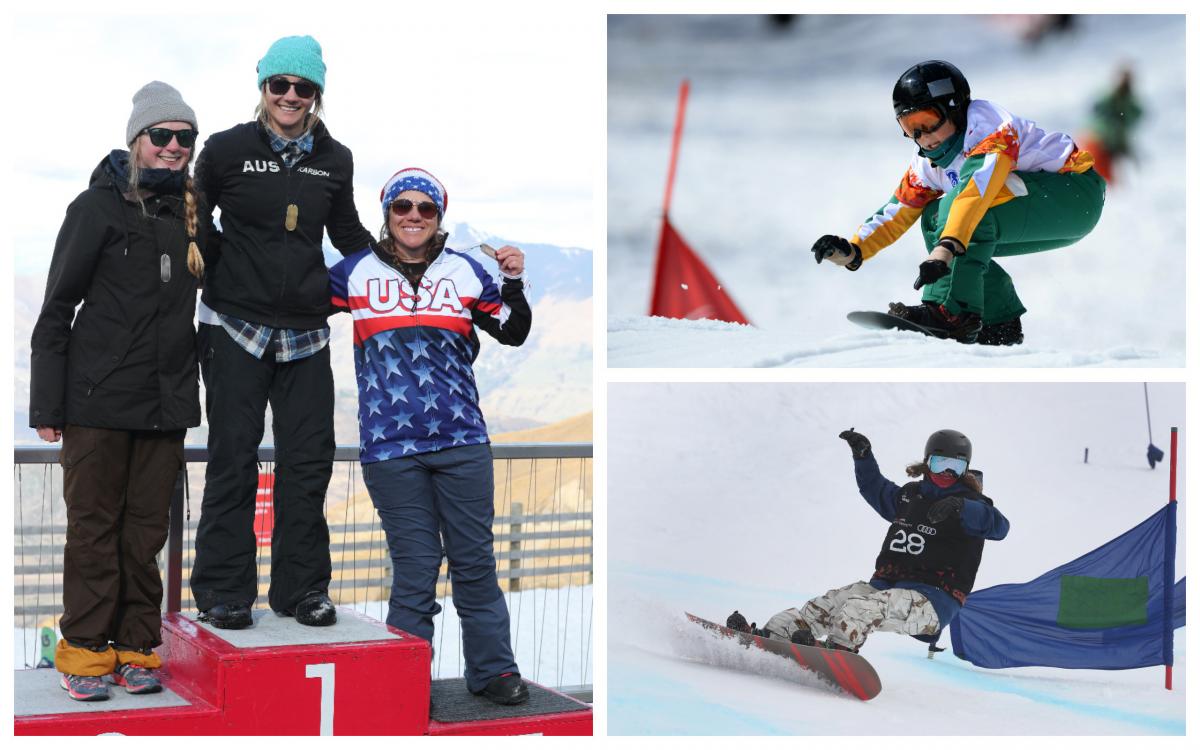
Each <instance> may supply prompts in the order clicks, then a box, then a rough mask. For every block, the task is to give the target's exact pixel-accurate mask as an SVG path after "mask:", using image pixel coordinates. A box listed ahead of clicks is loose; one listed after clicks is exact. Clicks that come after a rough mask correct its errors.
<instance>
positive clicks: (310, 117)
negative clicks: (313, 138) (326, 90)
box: [254, 81, 325, 133]
mask: <svg viewBox="0 0 1200 750" xmlns="http://www.w3.org/2000/svg"><path fill="white" fill-rule="evenodd" d="M314 86H315V84H314ZM324 116H325V105H324V103H323V98H322V94H321V89H317V96H316V99H314V100H313V108H312V110H311V111H309V112H306V113H305V115H304V132H306V133H307V132H308V131H310V130H312V129H313V128H315V127H316V126H317V124H318V123H320V122H322V121H323V120H322V118H323V117H324ZM254 119H255V120H258V121H259V122H260V123H262V125H263V127H270V126H271V123H270V118H268V117H267V82H266V81H263V85H262V86H259V87H258V105H257V106H256V107H255V108H254Z"/></svg>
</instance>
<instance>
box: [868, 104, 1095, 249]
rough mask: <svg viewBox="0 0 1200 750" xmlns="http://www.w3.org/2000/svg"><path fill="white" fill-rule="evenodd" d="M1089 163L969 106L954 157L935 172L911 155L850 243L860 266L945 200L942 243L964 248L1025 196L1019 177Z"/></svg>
mask: <svg viewBox="0 0 1200 750" xmlns="http://www.w3.org/2000/svg"><path fill="white" fill-rule="evenodd" d="M1094 161H1095V160H1094V159H1093V157H1092V155H1091V154H1090V153H1088V152H1087V151H1084V150H1081V149H1080V148H1079V147H1078V146H1077V145H1075V141H1073V140H1072V139H1071V138H1070V136H1067V135H1065V134H1063V133H1054V132H1047V131H1045V130H1042V129H1041V128H1039V127H1038V126H1037V124H1036V123H1035V122H1033V121H1032V120H1026V119H1024V118H1021V117H1017V116H1016V115H1014V114H1011V113H1009V112H1007V111H1005V110H1004V109H1002V108H1000V107H998V106H996V105H995V104H992V103H991V102H988V101H984V100H982V99H976V100H974V101H972V102H971V104H970V105H969V106H968V108H967V124H966V130H965V133H964V135H963V140H962V147H961V149H959V151H958V152H957V153H956V154H953V155H952V157H951V158H950V159H949V160H948V163H944V166H939V165H938V164H935V163H934V162H933V161H932V160H931V159H930V158H929V157H928V156H925V155H923V153H922V152H921V150H920V148H918V149H917V151H916V153H914V154H913V157H912V160H911V161H910V162H909V165H908V169H907V170H906V171H905V173H904V177H903V178H902V179H901V180H900V185H899V187H897V188H896V192H895V193H893V195H892V197H891V199H890V200H889V201H888V202H887V203H886V204H884V205H883V207H882V208H880V209H879V210H878V211H876V212H875V213H874V214H872V215H871V216H870V217H869V218H868V219H867V220H866V221H864V222H863V223H862V225H861V226H859V228H858V231H857V232H856V233H855V235H854V238H853V239H852V240H851V242H853V243H854V244H856V245H858V247H859V249H860V250H862V257H863V260H866V259H868V258H870V257H871V256H873V255H875V254H876V253H878V252H879V251H880V250H882V249H883V248H885V247H887V246H888V245H890V244H892V243H893V242H895V241H896V240H898V239H900V236H901V235H903V234H904V233H905V232H906V231H908V228H909V227H911V226H912V225H913V224H914V223H916V221H917V219H919V218H920V217H921V212H922V211H924V210H925V207H926V206H928V205H929V204H930V203H931V202H933V201H935V200H938V199H939V198H941V197H942V196H943V195H946V194H948V193H949V194H952V197H951V198H950V200H952V201H953V203H952V204H951V206H950V212H949V216H948V217H947V219H946V226H945V227H944V228H943V229H942V234H941V237H942V238H946V237H953V238H954V239H956V240H958V241H959V242H961V243H962V245H963V247H969V246H970V244H971V235H972V234H974V232H975V227H977V226H979V222H980V220H982V219H983V215H984V214H985V213H987V211H988V209H990V208H991V207H993V206H999V205H1002V204H1004V203H1007V202H1008V201H1010V200H1013V199H1014V198H1018V197H1021V196H1024V195H1027V194H1028V190H1027V189H1026V187H1025V183H1024V181H1023V180H1022V179H1021V176H1020V174H1018V173H1019V172H1086V171H1087V170H1089V169H1091V168H1092V164H1093V162H1094Z"/></svg>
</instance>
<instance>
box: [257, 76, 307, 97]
mask: <svg viewBox="0 0 1200 750" xmlns="http://www.w3.org/2000/svg"><path fill="white" fill-rule="evenodd" d="M292 88H294V89H296V96H298V97H300V98H301V99H312V98H313V97H314V96H316V95H317V87H316V86H315V85H313V84H311V83H309V82H308V81H289V80H288V79H286V78H282V77H276V78H268V79H267V91H270V92H271V93H272V94H274V95H275V96H283V95H284V94H286V93H287V92H288V89H292Z"/></svg>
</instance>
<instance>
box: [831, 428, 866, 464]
mask: <svg viewBox="0 0 1200 750" xmlns="http://www.w3.org/2000/svg"><path fill="white" fill-rule="evenodd" d="M838 437H840V438H841V439H842V440H845V441H846V442H847V443H849V444H850V452H851V453H853V454H854V457H855V458H866V457H867V456H868V455H870V453H871V441H870V440H867V436H866V435H860V434H858V433H857V432H855V431H854V428H853V427H851V428H850V429H848V430H844V431H843V432H842V433H841V434H840V435H838Z"/></svg>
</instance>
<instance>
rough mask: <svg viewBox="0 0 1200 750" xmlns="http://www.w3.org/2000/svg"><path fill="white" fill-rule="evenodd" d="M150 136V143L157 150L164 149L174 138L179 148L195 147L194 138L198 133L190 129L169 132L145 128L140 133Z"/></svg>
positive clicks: (168, 129) (169, 130) (167, 130)
mask: <svg viewBox="0 0 1200 750" xmlns="http://www.w3.org/2000/svg"><path fill="white" fill-rule="evenodd" d="M142 132H143V133H145V134H146V135H148V136H150V142H151V143H153V144H154V145H155V146H157V147H158V148H164V147H166V146H168V145H169V144H170V143H171V139H172V138H174V139H175V141H176V142H177V143H178V144H179V147H180V148H191V147H192V146H195V145H196V136H197V135H199V133H198V132H197V131H195V130H192V129H191V128H187V129H186V130H171V129H170V128H146V129H145V130H143V131H142Z"/></svg>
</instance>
